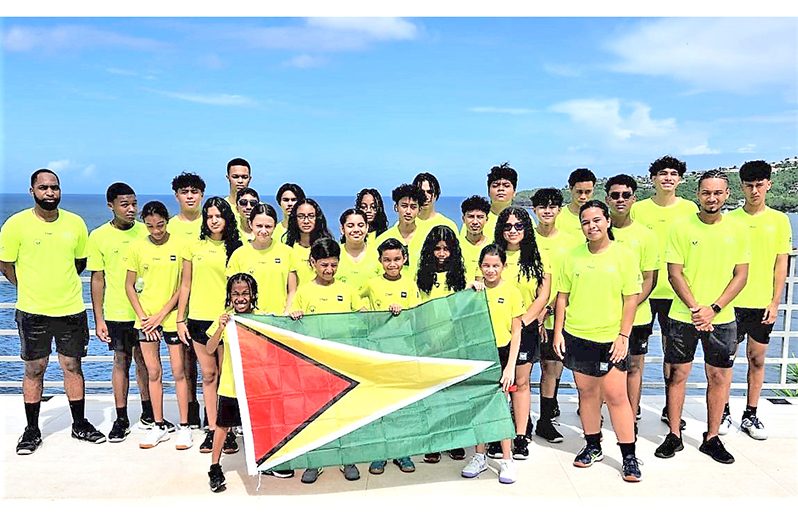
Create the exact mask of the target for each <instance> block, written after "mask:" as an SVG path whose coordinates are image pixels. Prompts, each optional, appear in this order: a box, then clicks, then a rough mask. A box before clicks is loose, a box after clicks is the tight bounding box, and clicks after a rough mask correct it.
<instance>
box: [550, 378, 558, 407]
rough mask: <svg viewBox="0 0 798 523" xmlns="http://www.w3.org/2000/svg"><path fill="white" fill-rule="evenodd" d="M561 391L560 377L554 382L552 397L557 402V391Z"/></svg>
mask: <svg viewBox="0 0 798 523" xmlns="http://www.w3.org/2000/svg"><path fill="white" fill-rule="evenodd" d="M558 392H560V378H557V380H556V381H555V382H554V397H553V398H552V399H553V400H554V401H555V402H556V401H557V393H558Z"/></svg>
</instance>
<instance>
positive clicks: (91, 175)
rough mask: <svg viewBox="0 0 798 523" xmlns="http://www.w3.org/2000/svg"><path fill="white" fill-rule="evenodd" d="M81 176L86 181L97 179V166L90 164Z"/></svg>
mask: <svg viewBox="0 0 798 523" xmlns="http://www.w3.org/2000/svg"><path fill="white" fill-rule="evenodd" d="M80 174H81V176H83V178H86V179H89V180H93V179H95V178H97V176H96V174H97V166H96V165H94V164H93V163H92V164H89V165H87V166H86V167H84V168H83V171H81V173H80Z"/></svg>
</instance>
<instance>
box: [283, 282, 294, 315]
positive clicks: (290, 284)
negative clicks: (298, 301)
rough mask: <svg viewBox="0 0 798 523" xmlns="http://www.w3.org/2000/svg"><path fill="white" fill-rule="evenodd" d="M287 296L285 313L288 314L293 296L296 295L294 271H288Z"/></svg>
mask: <svg viewBox="0 0 798 523" xmlns="http://www.w3.org/2000/svg"><path fill="white" fill-rule="evenodd" d="M287 288H288V296H287V297H286V300H285V313H284V314H286V315H288V314H289V313H290V312H291V306H292V305H293V303H294V296H295V295H296V288H297V276H296V271H290V272H289V273H288V283H287Z"/></svg>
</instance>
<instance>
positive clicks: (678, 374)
mask: <svg viewBox="0 0 798 523" xmlns="http://www.w3.org/2000/svg"><path fill="white" fill-rule="evenodd" d="M692 367H693V364H692V362H691V363H673V364H670V375H671V379H670V381H669V383H667V384H666V386H667V395H668V404H667V405H668V420H669V421H670V430H671V432H673V433H674V434H676V435H677V436H681V434H682V430H681V420H682V409H683V408H684V395H685V392H686V390H687V378H688V376H690V369H692ZM721 410H723V409H721ZM718 423H720V418H719V419H718Z"/></svg>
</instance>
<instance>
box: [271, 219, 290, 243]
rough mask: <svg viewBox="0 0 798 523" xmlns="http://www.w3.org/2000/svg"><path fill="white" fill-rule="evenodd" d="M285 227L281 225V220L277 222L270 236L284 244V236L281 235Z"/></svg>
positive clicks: (284, 231)
mask: <svg viewBox="0 0 798 523" xmlns="http://www.w3.org/2000/svg"><path fill="white" fill-rule="evenodd" d="M286 232H287V231H286V229H285V227H284V226H283V222H277V225H275V226H274V232H273V233H272V238H273V239H275V240H277V241H278V242H280V243H282V244H285V237H284V236H283V235H284V234H285V233H286Z"/></svg>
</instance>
